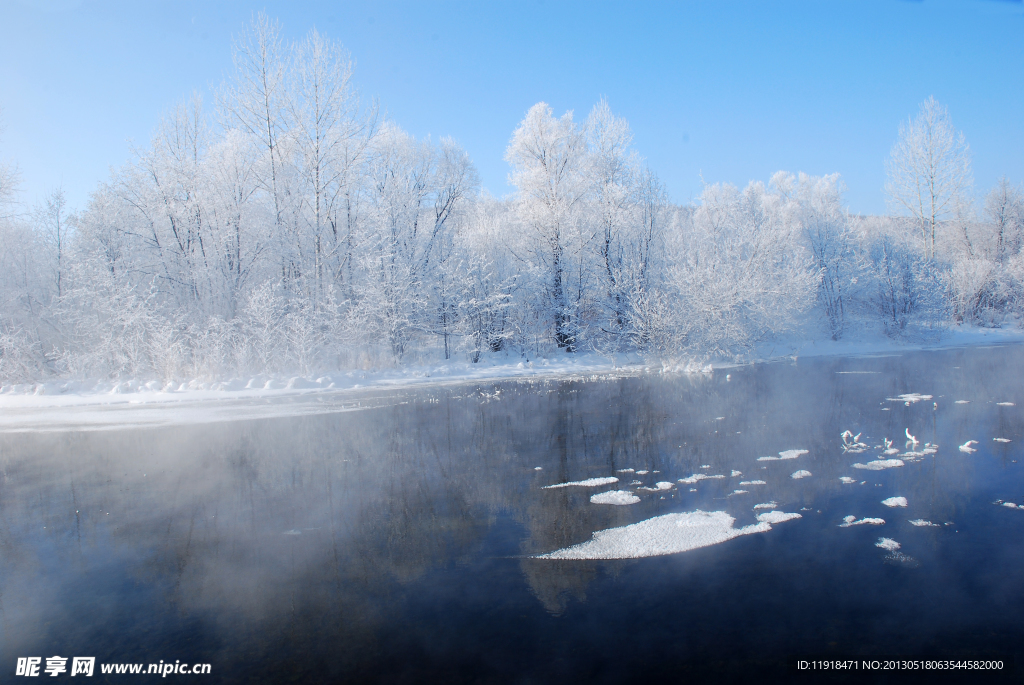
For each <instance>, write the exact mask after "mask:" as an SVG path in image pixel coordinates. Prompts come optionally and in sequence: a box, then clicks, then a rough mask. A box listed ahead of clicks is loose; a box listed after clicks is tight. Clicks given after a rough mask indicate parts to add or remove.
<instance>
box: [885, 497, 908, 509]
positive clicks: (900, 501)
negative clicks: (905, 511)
mask: <svg viewBox="0 0 1024 685" xmlns="http://www.w3.org/2000/svg"><path fill="white" fill-rule="evenodd" d="M882 504H884V505H885V506H887V507H905V506H907V498H906V497H889V498H888V499H883V500H882Z"/></svg>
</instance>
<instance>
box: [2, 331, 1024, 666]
mask: <svg viewBox="0 0 1024 685" xmlns="http://www.w3.org/2000/svg"><path fill="white" fill-rule="evenodd" d="M1022 379H1024V348H1022V347H1021V346H1005V347H997V348H973V349H963V350H946V351H935V352H919V353H906V354H902V355H897V356H890V357H876V358H845V359H821V360H815V359H811V360H800V361H799V362H795V363H789V362H786V363H774V364H763V365H757V366H750V367H743V368H738V369H733V370H730V371H728V375H727V372H725V371H718V372H715V374H714V375H713V376H696V377H688V376H659V375H649V376H642V377H632V378H623V379H615V380H565V381H547V382H540V381H533V382H511V381H510V382H504V383H489V384H486V385H462V386H449V387H443V388H428V389H418V390H415V391H404V392H402V391H396V392H395V393H393V394H394V397H395V401H394V402H392V403H391V405H390V406H378V407H376V408H372V409H367V410H364V411H353V412H346V413H336V414H323V415H317V416H302V417H290V418H277V419H261V420H258V421H237V422H225V423H216V424H205V425H195V426H184V427H182V426H178V427H174V428H145V429H139V428H135V429H125V430H114V431H97V432H51V433H22V434H7V435H0V681H2V682H10V681H23V682H32V681H29V680H27V679H23V678H16V677H14V676H13V674H14V672H15V663H16V660H17V658H18V657H25V656H42V657H44V662H43V664H44V666H45V657H49V656H52V655H61V656H74V655H88V656H95V657H96V663H97V667H96V675H95V676H94V679H92V680H89V681H86V682H105V681H110V682H115V681H116V682H129V681H138V680H139V679H142V680H145V681H153V680H154V679H155V678H157V676H155V675H149V676H146V675H142V676H130V675H123V676H115V675H104V674H101V673H100V672H99V671H100V668H99V664H101V663H115V662H139V663H146V664H148V663H156V662H159V661H160V660H163V661H165V662H174V661H175V660H180V661H182V662H186V663H196V662H200V663H209V664H211V669H212V670H211V674H210V675H206V676H199V675H170V676H168V678H169V679H170V680H175V681H191V682H207V683H213V682H228V683H263V682H267V683H285V682H297V683H302V682H355V683H358V682H381V683H427V682H446V683H463V682H480V683H506V682H513V683H567V682H593V683H619V682H636V681H646V680H648V679H649V678H651V677H656V676H667V677H669V678H671V679H672V682H680V681H688V682H712V681H714V682H728V681H736V682H777V681H779V682H817V681H820V679H821V676H820V674H819V675H818V676H817V680H816V679H814V678H812V677H810V676H807V675H806V674H798V673H796V672H795V671H794V670H793V668H792V662H793V658H792V657H794V656H807V655H815V656H817V657H825V656H836V657H838V656H847V655H858V656H881V655H904V656H925V655H927V656H946V657H953V656H958V657H972V658H983V657H988V656H996V657H1000V658H1003V659H1009V661H1011V662H1015V663H1017V664H1018V668H1017V671H1016V672H1015V677H1019V676H1021V675H1022V674H1024V671H1022V670H1021V668H1024V661H1021V656H1022V653H1024V582H1022V580H1024V508H1022V509H1017V508H1012V507H1009V506H1005V505H1003V504H1002V503H999V504H996V503H995V502H1000V501H1005V502H1010V503H1015V504H1021V505H1024V455H1022V451H1021V444H1022V440H1024V393H1022V387H1024V385H1022ZM904 393H922V394H928V395H932V396H933V398H932V399H927V400H921V401H918V402H912V403H909V404H908V403H905V402H904V401H890V400H888V399H887V398H894V397H897V396H898V395H901V394H904ZM956 400H969V403H965V404H956V403H955V401H956ZM1000 402H1012V403H1014V406H1003V405H999V404H997V403H1000ZM933 403H934V404H933ZM385 404H386V403H385ZM845 430H850V431H851V432H852V433H854V434H857V433H860V434H861V438H860V440H861V442H863V443H864V444H865V445H867V446H868V447H869V449H868V450H867V451H865V452H863V453H849V452H846V451H844V448H843V440H842V439H841V437H840V434H841V433H842V432H843V431H845ZM907 430H909V432H910V434H911V435H914V436H915V437H916V438H917V439H918V440H919V442H920V444H919V445H918V446H917V450H918V451H921V450H922V449H923V448H924V445H925V444H926V443H933V444H937V445H938V450H937V452H935V453H934V454H927V455H924V456H923V457H919V458H917V459H908V460H906V465H905V466H903V467H900V468H891V469H887V470H882V471H870V470H861V469H855V468H852V464H854V463H866V462H868V461H870V460H872V459H875V458H878V457H879V452H880V451H879V450H877V449H875V446H877V445H880V444H882V443H883V439H885V438H888V439H891V440H893V447H894V448H898V449H899V451H900V452H901V453H902V452H904V451H905V450H907V449H908V448H907V447H906V445H905V443H906V442H907V439H906V437H905V431H907ZM993 438H1003V439H1007V440H1011V441H1012V442H996V441H994V440H993ZM968 440H976V441H977V444H976V445H973V447H974V448H976V449H977V451H976V452H973V453H968V452H963V451H961V450H959V449H958V446H960V445H962V444H964V443H966V442H967V441H968ZM911 447H913V446H911ZM791 449H801V450H807V451H808V453H807V454H804V455H802V456H800V457H798V458H796V459H793V460H780V461H758V460H757V458H758V457H761V456H769V455H777V454H778V453H779V452H782V451H784V450H791ZM536 467H540V470H537V468H536ZM621 469H634V472H633V473H629V472H623V471H621ZM638 470H646V471H649V472H650V473H648V474H646V475H637V474H636V473H635V471H638ZM734 470H736V471H741V472H742V475H741V476H735V477H733V476H732V475H731V474H732V471H734ZM797 470H807V471H810V472H811V474H812V475H811V476H809V477H806V478H801V479H793V478H791V476H790V474H792V473H793V472H795V471H797ZM697 473H703V474H706V475H724V476H725V478H721V479H705V480H701V481H699V482H697V483H695V484H685V483H679V482H678V480H679V479H681V478H687V477H689V476H691V475H692V474H697ZM612 476H614V477H618V478H620V481H619V482H618V483H617V484H615V485H610V486H609V485H606V486H600V487H565V488H558V489H543V486H547V485H551V484H556V483H562V482H567V481H578V480H581V479H587V478H595V477H612ZM842 476H846V477H851V478H854V479H855V483H853V484H843V483H842V482H840V477H842ZM753 479H757V480H764V481H766V484H765V485H753V486H743V487H741V486H740V485H739V482H740V481H745V480H753ZM634 480H636V481H640V483H639V484H631V483H632V482H633V481H634ZM659 481H670V482H672V483H674V486H673V488H672V489H671V490H666V491H660V492H651V491H647V490H641V489H639V488H640V486H645V487H649V486H654V484H655V483H656V482H659ZM861 481H864V484H861ZM691 488H693V489H695V490H696V491H691ZM611 489H625V490H630V491H632V492H634V493H636V494H637V496H639V497H640V500H641V501H640V502H639V503H637V504H634V505H630V506H611V505H601V504H593V503H591V502H590V500H589V498H590V496H591V495H593V494H596V493H599V492H603V491H606V490H611ZM737 489H746V490H748V491H749V492H747V493H745V494H735V495H732V496H729V495H730V493H732V492H733V491H734V490H737ZM892 496H902V497H905V498H906V499H907V501H908V506H907V507H906V508H889V507H887V506H884V505H883V504H882V503H881V502H882V500H883V499H886V498H889V497H892ZM771 500H774V501H775V502H777V509H778V510H779V511H784V512H796V513H800V514H801V515H802V518H800V519H796V520H792V521H786V522H783V523H778V524H775V525H773V526H772V529H771V530H769V531H767V532H759V533H754V534H749V535H743V536H740V537H736V538H734V539H731V540H727V541H725V542H722V543H720V544H714V545H711V546H707V547H703V548H700V549H693V550H691V551H687V552H682V553H678V554H672V555H667V556H659V557H652V558H642V559H626V560H603V561H594V560H584V561H565V560H552V559H537V558H531V557H533V556H535V555H540V554H545V553H548V552H552V551H554V550H558V549H563V548H566V547H569V546H572V545H575V544H578V543H581V542H585V541H588V540H590V539H591V537H592V534H593V533H594V532H595V531H599V530H604V529H608V528H614V527H620V526H626V525H628V524H633V523H636V522H639V521H642V520H645V519H650V518H652V517H655V516H660V515H663V514H669V513H674V512H693V511H695V510H703V511H709V512H714V511H724V512H727V513H728V514H729V515H730V516H732V517H734V518H735V519H736V521H735V526H736V527H737V528H738V527H741V526H747V525H751V524H755V523H756V522H757V521H756V518H755V515H756V513H758V511H763V510H757V511H755V510H754V508H753V507H754V505H755V504H758V503H765V502H769V501H771ZM848 515H852V516H856V518H857V519H860V518H863V517H878V518H883V519H885V524H884V525H877V526H876V525H857V526H851V527H847V528H841V527H839V524H841V523H842V522H843V518H844V517H845V516H848ZM911 519H915V520H917V519H925V520H928V521H930V522H933V523H935V524H937V525H935V526H914V525H911V523H910V522H909V521H910V520H911ZM880 537H887V538H891V539H893V540H895V541H898V542H899V543H900V545H901V547H900V550H899V552H900V554H899V555H894V554H891V553H890V552H887V551H886V550H885V549H881V548H879V547H876V542H877V541H878V539H879V538H880ZM1007 665H1010V664H1009V663H1008V664H1007ZM68 670H69V672H70V663H69V669H68ZM42 677H44V678H46V680H47V681H48V682H49V681H51V680H52V681H54V682H55V681H57V678H53V679H51V678H49V677H47V676H46V675H45V674H43V676H42ZM69 677H70V676H69V674H68V673H65V674H62V675H61V676H59V678H61V679H63V678H69ZM77 677H78V676H76V678H77ZM869 680H884V678H878V677H876V676H871V677H870V678H866V679H865V680H864V681H865V682H867V681H869ZM908 680H909V678H908V677H906V676H904V675H900V676H899V677H893V678H891V682H907V681H908ZM989 680H991V679H990V678H989V677H988V676H981V677H979V676H978V675H977V674H974V676H973V677H965V678H964V679H962V682H988V681H989Z"/></svg>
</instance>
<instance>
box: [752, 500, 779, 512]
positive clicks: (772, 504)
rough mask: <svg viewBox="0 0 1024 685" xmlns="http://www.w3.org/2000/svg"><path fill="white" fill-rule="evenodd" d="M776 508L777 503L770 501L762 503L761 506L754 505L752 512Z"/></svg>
mask: <svg viewBox="0 0 1024 685" xmlns="http://www.w3.org/2000/svg"><path fill="white" fill-rule="evenodd" d="M777 506H779V503H778V502H776V501H775V500H772V501H771V502H762V503H761V504H755V505H754V510H755V511H756V510H758V509H774V508H775V507H777Z"/></svg>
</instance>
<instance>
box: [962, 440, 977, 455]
mask: <svg viewBox="0 0 1024 685" xmlns="http://www.w3.org/2000/svg"><path fill="white" fill-rule="evenodd" d="M977 444H978V441H977V440H968V441H967V442H965V443H964V444H962V445H960V451H961V452H966V453H967V454H970V453H971V452H977V451H978V450H976V449H974V448H973V447H971V445H977Z"/></svg>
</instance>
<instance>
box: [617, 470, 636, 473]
mask: <svg viewBox="0 0 1024 685" xmlns="http://www.w3.org/2000/svg"><path fill="white" fill-rule="evenodd" d="M615 473H633V469H615Z"/></svg>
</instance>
